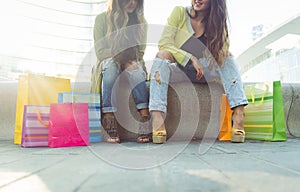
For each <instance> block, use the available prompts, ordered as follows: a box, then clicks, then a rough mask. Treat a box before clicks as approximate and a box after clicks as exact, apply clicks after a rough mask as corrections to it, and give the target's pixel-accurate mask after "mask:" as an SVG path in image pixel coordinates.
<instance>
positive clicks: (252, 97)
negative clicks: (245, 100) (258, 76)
mask: <svg viewBox="0 0 300 192" xmlns="http://www.w3.org/2000/svg"><path fill="white" fill-rule="evenodd" d="M265 86H266V90H265V92H264V93H263V95H262V96H261V100H260V104H263V102H264V99H265V95H266V93H267V92H268V91H269V86H268V84H265ZM250 92H251V99H252V103H254V101H255V97H254V93H253V86H250Z"/></svg>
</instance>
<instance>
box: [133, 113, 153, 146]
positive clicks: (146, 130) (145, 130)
mask: <svg viewBox="0 0 300 192" xmlns="http://www.w3.org/2000/svg"><path fill="white" fill-rule="evenodd" d="M149 120H150V116H141V118H140V125H139V129H138V137H137V139H136V142H138V143H149V142H151V141H152V137H151V135H152V132H151V127H150V123H149Z"/></svg>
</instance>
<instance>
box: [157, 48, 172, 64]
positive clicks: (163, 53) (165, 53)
mask: <svg viewBox="0 0 300 192" xmlns="http://www.w3.org/2000/svg"><path fill="white" fill-rule="evenodd" d="M156 58H159V59H162V60H169V61H170V62H171V63H173V62H174V57H173V55H172V53H171V52H170V51H166V50H161V51H159V52H158V53H157V54H156Z"/></svg>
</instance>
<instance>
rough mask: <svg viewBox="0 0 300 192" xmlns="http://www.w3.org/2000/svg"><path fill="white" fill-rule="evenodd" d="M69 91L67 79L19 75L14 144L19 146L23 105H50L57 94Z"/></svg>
mask: <svg viewBox="0 0 300 192" xmlns="http://www.w3.org/2000/svg"><path fill="white" fill-rule="evenodd" d="M69 91H71V85H70V80H69V79H63V78H58V77H49V76H44V75H35V74H28V75H21V76H20V77H19V81H18V94H17V102H16V119H15V131H14V143H15V144H21V139H22V124H23V112H24V105H26V104H34V105H50V103H56V102H57V94H58V93H59V92H69Z"/></svg>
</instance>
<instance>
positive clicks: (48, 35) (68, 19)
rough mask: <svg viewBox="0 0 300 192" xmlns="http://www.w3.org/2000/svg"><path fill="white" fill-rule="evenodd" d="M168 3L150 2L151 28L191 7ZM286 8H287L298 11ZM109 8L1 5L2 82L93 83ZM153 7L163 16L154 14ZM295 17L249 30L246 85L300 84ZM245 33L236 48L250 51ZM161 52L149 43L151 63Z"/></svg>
mask: <svg viewBox="0 0 300 192" xmlns="http://www.w3.org/2000/svg"><path fill="white" fill-rule="evenodd" d="M168 2H169V1H167V0H151V1H150V0H145V16H146V18H147V20H148V23H149V24H157V23H160V24H161V25H163V24H165V23H166V18H167V16H168V15H169V14H170V12H171V10H172V9H173V7H174V6H175V5H190V0H174V1H173V2H172V4H170V3H168ZM244 3H245V2H240V1H234V0H229V5H230V6H231V7H234V6H235V7H236V8H235V9H233V8H232V10H231V11H230V13H231V14H233V15H232V16H233V17H232V18H233V19H235V21H239V20H240V19H239V18H238V17H237V15H238V14H242V11H241V10H240V9H241V5H240V4H244ZM157 4H160V5H161V6H159V7H158V6H157ZM247 6H248V5H247ZM286 6H287V7H288V8H287V9H286V10H291V9H290V8H295V7H297V5H293V4H286ZM106 7H107V0H42V1H41V0H9V1H1V2H0V25H1V31H0V80H2V81H6V80H8V81H10V80H17V79H18V76H19V75H20V74H26V73H38V74H44V75H49V76H58V77H65V78H70V79H71V80H73V81H74V80H78V81H89V80H90V70H91V67H92V66H93V65H94V64H95V56H94V50H93V25H94V20H95V16H96V15H97V14H99V13H100V12H102V11H105V10H106ZM153 9H156V11H158V12H159V13H160V14H153V11H154V10H153ZM293 10H294V9H293ZM290 13H291V14H292V15H289V17H290V18H289V19H287V20H286V21H285V22H283V23H281V24H278V25H276V26H275V25H270V24H268V23H264V22H263V21H261V23H258V24H254V25H253V26H252V30H251V28H250V30H249V31H248V33H249V36H252V38H251V37H250V39H252V42H251V43H250V45H248V44H247V46H246V48H243V50H242V49H239V50H242V51H241V52H240V53H238V55H235V56H236V60H237V63H238V65H239V69H240V71H241V74H242V78H243V80H244V81H245V82H247V81H249V82H254V81H269V80H281V81H282V82H300V75H298V74H300V36H299V35H300V27H299V26H300V14H298V15H297V14H296V15H294V13H295V11H290ZM243 16H245V15H243ZM285 17H286V15H285ZM251 18H252V19H254V18H253V17H251ZM261 20H263V19H261ZM235 23H236V22H235ZM246 23H247V21H243V20H242V21H240V23H239V24H235V25H236V26H235V30H236V29H239V30H241V29H243V27H241V24H246ZM236 31H237V30H236ZM233 32H234V30H233ZM243 33H244V32H243ZM240 35H242V34H241V33H240V34H239V35H234V36H233V37H234V38H235V39H233V38H231V40H233V41H232V42H234V43H233V46H236V47H238V46H240V47H242V46H244V47H245V44H242V41H243V40H244V39H245V38H240ZM236 42H238V43H240V44H238V43H236ZM154 47H155V48H154ZM156 51H157V50H156V46H154V45H149V46H148V48H147V49H146V55H145V59H146V61H147V60H148V61H149V60H151V59H153V58H154V55H155V53H156ZM147 63H149V64H151V61H150V62H147ZM149 67H151V66H147V69H148V70H149Z"/></svg>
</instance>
